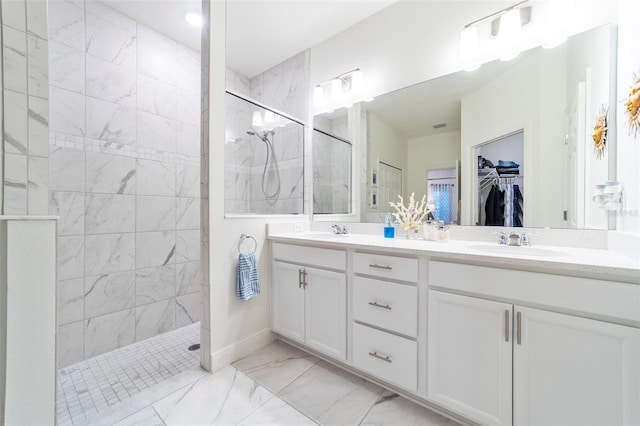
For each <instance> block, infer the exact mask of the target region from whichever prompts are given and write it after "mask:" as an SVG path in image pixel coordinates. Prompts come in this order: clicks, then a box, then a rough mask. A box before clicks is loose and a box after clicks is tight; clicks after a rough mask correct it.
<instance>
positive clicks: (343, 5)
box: [103, 0, 396, 78]
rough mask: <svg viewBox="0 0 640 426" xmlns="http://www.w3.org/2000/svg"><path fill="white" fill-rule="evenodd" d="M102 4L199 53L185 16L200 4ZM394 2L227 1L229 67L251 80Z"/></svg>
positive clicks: (157, 0)
mask: <svg viewBox="0 0 640 426" xmlns="http://www.w3.org/2000/svg"><path fill="white" fill-rule="evenodd" d="M103 1H104V2H105V3H107V4H109V5H110V6H111V7H113V8H114V9H116V10H118V11H120V12H122V13H124V14H125V15H127V16H129V17H131V18H133V19H135V20H136V21H139V22H141V23H142V24H144V25H147V26H148V27H150V28H152V29H154V30H156V31H158V32H161V33H163V34H165V35H167V36H169V37H171V38H173V39H174V40H177V41H178V42H180V43H182V44H184V45H186V46H188V47H190V48H191V49H194V50H197V51H199V50H200V30H199V29H198V28H195V27H193V26H191V25H189V24H188V23H187V22H186V21H185V19H184V16H185V15H186V13H187V12H198V11H200V9H201V2H200V0H103ZM212 1H216V0H212ZM395 1H396V0H228V1H227V66H229V67H230V68H232V69H233V70H235V71H237V72H239V73H240V74H242V75H244V76H245V77H248V78H252V77H254V76H256V75H257V74H260V73H262V72H263V71H266V70H268V69H269V68H271V67H273V66H274V65H277V64H279V63H281V62H283V61H284V60H286V59H288V58H290V57H292V56H294V55H296V54H297V53H300V52H301V51H303V50H304V49H307V48H309V47H312V46H315V45H316V44H318V43H320V42H322V41H324V40H326V39H328V38H330V37H332V36H334V35H335V34H338V33H339V32H341V31H343V30H345V29H346V28H348V27H350V26H352V25H354V24H355V23H357V22H359V21H361V20H363V19H365V18H366V17H368V16H370V15H373V14H374V13H376V12H378V11H380V10H382V9H384V8H385V7H387V6H389V5H390V4H392V3H394V2H395Z"/></svg>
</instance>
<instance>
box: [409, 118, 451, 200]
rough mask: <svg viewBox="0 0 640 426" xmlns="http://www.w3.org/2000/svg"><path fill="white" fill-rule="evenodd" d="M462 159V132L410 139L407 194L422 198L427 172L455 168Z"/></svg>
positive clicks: (425, 187)
mask: <svg viewBox="0 0 640 426" xmlns="http://www.w3.org/2000/svg"><path fill="white" fill-rule="evenodd" d="M459 159H460V131H459V130H456V131H453V132H446V133H439V134H437V135H433V136H423V137H419V138H412V139H409V141H408V142H407V190H406V193H407V194H411V193H412V192H415V193H416V199H420V198H422V195H423V194H425V191H426V189H427V186H426V185H427V184H426V176H427V175H426V171H427V170H434V169H444V168H450V167H455V165H456V160H459Z"/></svg>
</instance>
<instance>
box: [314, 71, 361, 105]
mask: <svg viewBox="0 0 640 426" xmlns="http://www.w3.org/2000/svg"><path fill="white" fill-rule="evenodd" d="M327 86H328V89H327V90H325V87H327ZM363 95H365V82H364V75H363V73H362V71H361V70H360V69H359V68H356V69H354V70H351V71H349V72H346V73H344V74H342V75H339V76H337V77H335V78H332V79H331V80H327V81H325V82H323V83H320V84H318V85H317V86H316V87H315V88H314V89H313V106H314V107H327V108H328V109H329V110H331V111H333V110H334V109H335V108H349V107H350V106H351V105H353V103H354V102H360V101H365V102H366V101H370V100H373V98H371V97H369V98H367V99H362V96H363Z"/></svg>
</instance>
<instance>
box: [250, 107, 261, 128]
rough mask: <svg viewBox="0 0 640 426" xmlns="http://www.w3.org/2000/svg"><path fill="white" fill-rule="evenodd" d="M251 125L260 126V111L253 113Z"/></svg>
mask: <svg viewBox="0 0 640 426" xmlns="http://www.w3.org/2000/svg"><path fill="white" fill-rule="evenodd" d="M251 124H253V125H254V126H262V113H261V112H260V111H253V119H252V120H251Z"/></svg>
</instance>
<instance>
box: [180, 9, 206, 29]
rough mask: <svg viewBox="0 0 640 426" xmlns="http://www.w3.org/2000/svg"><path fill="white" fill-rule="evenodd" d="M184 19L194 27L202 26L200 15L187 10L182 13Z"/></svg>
mask: <svg viewBox="0 0 640 426" xmlns="http://www.w3.org/2000/svg"><path fill="white" fill-rule="evenodd" d="M184 19H185V20H186V21H187V22H188V23H189V24H191V25H193V26H194V27H198V28H200V27H202V15H199V14H197V13H193V12H189V13H187V14H186V15H184Z"/></svg>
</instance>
